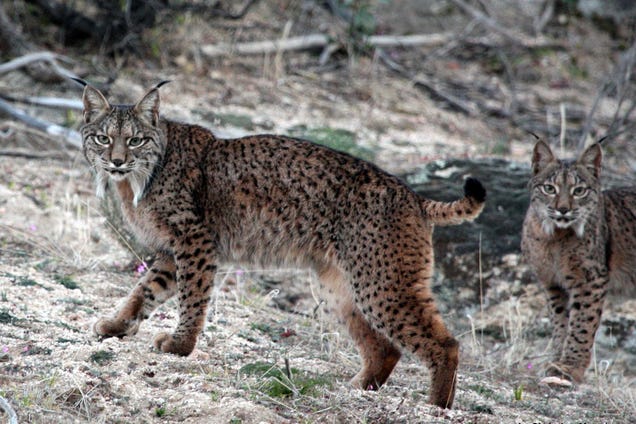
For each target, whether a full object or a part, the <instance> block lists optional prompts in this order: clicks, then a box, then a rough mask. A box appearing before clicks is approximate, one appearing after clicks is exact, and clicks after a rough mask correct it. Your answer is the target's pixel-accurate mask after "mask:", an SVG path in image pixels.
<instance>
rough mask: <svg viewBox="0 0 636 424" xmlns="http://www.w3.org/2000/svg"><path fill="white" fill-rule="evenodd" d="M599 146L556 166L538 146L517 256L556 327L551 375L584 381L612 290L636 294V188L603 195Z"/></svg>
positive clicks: (544, 146) (545, 146)
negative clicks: (530, 272) (529, 271)
mask: <svg viewBox="0 0 636 424" xmlns="http://www.w3.org/2000/svg"><path fill="white" fill-rule="evenodd" d="M601 159H602V150H601V146H600V145H599V144H598V143H597V144H593V145H592V146H590V147H589V148H587V149H586V150H585V151H584V152H583V153H582V154H581V155H580V156H579V157H578V158H577V159H576V160H559V159H557V158H556V156H555V155H554V154H553V153H552V150H551V149H550V147H549V146H548V144H546V143H545V142H543V141H539V142H538V143H537V144H536V145H535V147H534V152H533V156H532V177H531V179H530V182H529V185H528V186H529V189H530V207H529V208H528V212H527V214H526V217H525V221H524V224H523V236H522V243H521V247H522V251H523V254H524V256H525V258H526V259H527V261H528V263H529V264H530V266H531V267H532V268H533V270H534V273H535V274H536V276H537V278H538V279H539V280H540V281H541V283H542V284H543V287H544V288H545V292H546V294H547V297H548V303H549V306H550V310H551V314H552V318H553V319H552V321H553V323H554V329H553V335H552V346H553V349H554V358H553V362H552V363H551V364H550V365H549V367H548V374H550V375H557V376H561V377H567V378H569V379H572V380H574V381H582V380H583V376H584V374H585V370H586V369H587V367H588V365H589V363H590V358H591V349H592V346H593V344H594V336H595V334H596V330H597V329H598V326H599V323H600V318H601V314H602V311H603V304H604V301H605V298H606V294H607V292H608V291H609V290H610V288H614V289H616V290H627V291H630V290H632V291H633V289H634V288H636V188H625V189H618V190H607V191H602V190H601Z"/></svg>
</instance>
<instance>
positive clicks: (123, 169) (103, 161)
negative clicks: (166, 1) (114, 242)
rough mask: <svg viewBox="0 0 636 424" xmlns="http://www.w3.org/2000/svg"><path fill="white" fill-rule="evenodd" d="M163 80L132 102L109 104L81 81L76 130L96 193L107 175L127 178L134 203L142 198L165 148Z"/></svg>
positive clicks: (108, 177) (114, 177)
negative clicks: (80, 115)
mask: <svg viewBox="0 0 636 424" xmlns="http://www.w3.org/2000/svg"><path fill="white" fill-rule="evenodd" d="M166 82H167V81H164V82H161V83H159V84H157V85H156V86H155V87H154V88H152V89H151V90H150V91H148V92H147V93H146V94H145V95H144V96H143V98H142V99H141V100H140V101H139V102H138V103H137V104H135V105H111V104H110V103H109V102H108V100H106V98H105V97H104V95H103V94H102V93H101V92H100V91H99V90H97V89H96V88H95V87H92V86H91V85H88V84H85V87H84V95H83V97H82V100H83V102H84V125H82V128H81V130H80V131H81V133H82V140H83V151H84V156H86V159H87V160H88V162H89V163H90V164H91V166H92V167H93V169H94V171H95V179H96V184H97V196H98V197H102V196H103V195H104V192H105V190H106V185H107V183H108V180H109V179H111V180H113V181H123V180H126V179H127V180H128V182H129V183H130V187H131V189H132V191H133V195H134V198H133V204H134V205H135V206H137V203H138V202H139V201H140V200H141V199H142V198H143V196H144V193H145V190H146V187H147V185H148V183H149V181H150V179H151V178H152V176H153V173H154V172H155V169H156V167H157V166H160V163H161V160H162V159H163V155H164V151H165V140H164V137H163V134H162V131H161V128H160V126H159V90H158V89H159V87H161V86H162V85H163V84H165V83H166Z"/></svg>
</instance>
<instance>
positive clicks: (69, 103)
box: [0, 93, 84, 110]
mask: <svg viewBox="0 0 636 424" xmlns="http://www.w3.org/2000/svg"><path fill="white" fill-rule="evenodd" d="M0 97H1V98H3V99H5V100H8V101H10V102H14V103H23V104H27V105H34V106H43V107H50V108H55V109H73V110H82V109H83V108H84V105H83V103H82V101H81V100H73V99H61V98H59V97H14V96H9V95H6V94H2V93H0Z"/></svg>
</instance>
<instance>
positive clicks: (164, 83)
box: [154, 80, 172, 89]
mask: <svg viewBox="0 0 636 424" xmlns="http://www.w3.org/2000/svg"><path fill="white" fill-rule="evenodd" d="M169 82H172V81H170V80H163V81H161V82H159V84H157V85H155V87H154V88H155V89H157V88H161V87H163V86H164V85H166V84H168V83H169Z"/></svg>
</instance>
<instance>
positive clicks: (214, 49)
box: [200, 32, 561, 58]
mask: <svg viewBox="0 0 636 424" xmlns="http://www.w3.org/2000/svg"><path fill="white" fill-rule="evenodd" d="M456 38H457V36H456V34H454V33H451V32H443V33H439V34H414V35H372V36H369V37H365V38H363V39H362V44H366V45H368V46H371V47H411V46H428V47H433V46H440V45H444V44H447V43H449V42H451V41H453V40H455V39H456ZM463 41H465V42H468V43H474V44H484V45H488V46H491V47H492V46H494V45H495V44H493V43H491V42H490V41H489V40H488V39H487V38H483V37H481V38H464V39H463ZM515 41H516V42H517V43H519V44H521V45H523V46H524V47H527V48H538V47H542V48H545V47H561V45H560V44H559V43H558V42H554V41H548V40H545V39H543V38H541V39H530V38H515ZM334 44H335V43H334V40H333V39H332V38H331V37H329V36H327V35H325V34H308V35H302V36H298V37H289V38H283V39H278V40H264V41H251V42H245V43H218V44H207V45H204V46H201V48H200V52H201V54H202V55H203V56H206V57H208V58H215V57H220V56H229V55H234V54H237V55H241V54H242V55H249V54H268V53H278V52H282V51H289V50H309V49H317V48H323V49H325V48H329V49H333V47H332V46H333V45H334Z"/></svg>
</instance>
